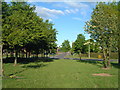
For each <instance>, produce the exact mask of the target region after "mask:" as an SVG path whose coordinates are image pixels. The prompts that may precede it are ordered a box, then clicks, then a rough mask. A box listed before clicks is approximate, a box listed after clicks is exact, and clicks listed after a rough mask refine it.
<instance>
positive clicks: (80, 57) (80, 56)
mask: <svg viewBox="0 0 120 90" xmlns="http://www.w3.org/2000/svg"><path fill="white" fill-rule="evenodd" d="M79 57H80V60H81V52H80V53H79Z"/></svg>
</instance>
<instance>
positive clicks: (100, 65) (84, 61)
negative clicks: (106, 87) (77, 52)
mask: <svg viewBox="0 0 120 90" xmlns="http://www.w3.org/2000/svg"><path fill="white" fill-rule="evenodd" d="M76 61H77V62H81V63H89V64H93V65H97V66H98V67H103V65H102V64H103V62H102V61H98V60H92V59H82V60H76Z"/></svg>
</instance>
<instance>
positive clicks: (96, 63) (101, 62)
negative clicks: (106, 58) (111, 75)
mask: <svg viewBox="0 0 120 90" xmlns="http://www.w3.org/2000/svg"><path fill="white" fill-rule="evenodd" d="M76 61H77V62H82V63H90V64H93V65H97V66H99V67H103V60H95V59H82V60H76ZM111 66H113V67H115V68H118V69H120V64H118V63H114V62H111Z"/></svg>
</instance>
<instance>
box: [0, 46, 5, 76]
mask: <svg viewBox="0 0 120 90" xmlns="http://www.w3.org/2000/svg"><path fill="white" fill-rule="evenodd" d="M2 55H3V51H2V45H0V57H1V77H3V76H4V69H3V58H2Z"/></svg>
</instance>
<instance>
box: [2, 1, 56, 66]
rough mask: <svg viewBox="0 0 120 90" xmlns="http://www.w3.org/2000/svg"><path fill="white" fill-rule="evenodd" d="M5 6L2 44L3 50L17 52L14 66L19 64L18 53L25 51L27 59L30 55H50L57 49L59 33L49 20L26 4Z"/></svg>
mask: <svg viewBox="0 0 120 90" xmlns="http://www.w3.org/2000/svg"><path fill="white" fill-rule="evenodd" d="M7 5H8V4H7V3H4V4H3V10H4V11H3V15H2V17H3V24H2V27H3V29H2V32H3V34H2V42H3V43H4V45H3V47H4V48H3V49H7V50H11V51H12V52H15V61H14V65H16V64H17V57H18V53H20V52H23V51H25V53H26V58H27V57H28V56H30V53H35V54H36V56H38V54H39V53H45V52H48V53H50V50H51V49H54V48H56V43H55V41H57V39H56V34H57V31H56V29H55V28H53V25H54V24H52V23H50V22H49V20H43V19H42V18H40V17H39V16H37V14H36V13H35V12H34V10H35V7H34V6H33V7H31V6H30V5H29V4H27V3H26V2H11V4H10V5H8V6H7Z"/></svg>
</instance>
